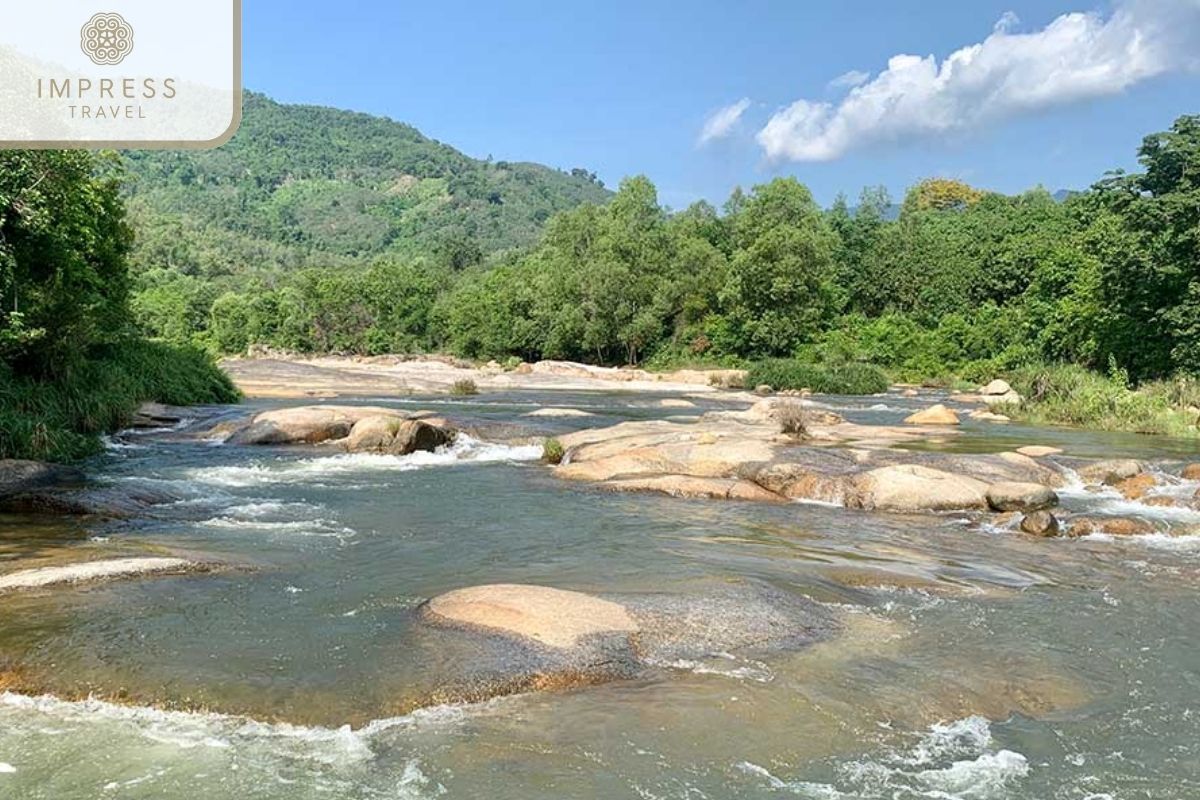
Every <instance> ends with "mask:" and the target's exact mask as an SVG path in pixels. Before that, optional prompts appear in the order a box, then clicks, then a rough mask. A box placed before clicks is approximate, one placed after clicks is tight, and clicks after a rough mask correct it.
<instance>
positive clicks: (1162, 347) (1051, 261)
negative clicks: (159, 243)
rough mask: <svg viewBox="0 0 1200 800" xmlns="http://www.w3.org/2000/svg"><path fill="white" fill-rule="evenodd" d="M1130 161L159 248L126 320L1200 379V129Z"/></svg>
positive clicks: (368, 340) (967, 370)
mask: <svg viewBox="0 0 1200 800" xmlns="http://www.w3.org/2000/svg"><path fill="white" fill-rule="evenodd" d="M1139 160H1140V163H1141V167H1142V169H1141V171H1140V172H1138V173H1136V174H1120V173H1113V174H1110V175H1108V176H1106V177H1104V178H1103V179H1102V180H1100V181H1099V182H1098V183H1096V184H1095V185H1094V186H1093V187H1092V188H1091V189H1090V190H1089V191H1085V192H1079V193H1075V194H1072V195H1070V196H1069V197H1068V198H1066V199H1065V200H1064V201H1063V202H1057V201H1056V200H1055V199H1054V198H1053V197H1051V195H1050V194H1048V193H1047V192H1045V191H1043V190H1040V189H1039V190H1034V191H1030V192H1027V193H1025V194H1021V195H1018V196H1005V195H1001V194H996V193H991V192H984V191H981V190H978V189H975V188H972V187H970V186H967V185H965V184H963V183H960V182H958V181H952V180H943V179H933V180H928V181H925V182H923V183H921V184H919V185H917V186H915V187H913V188H912V189H911V190H910V191H909V192H908V194H907V196H906V197H905V198H904V199H903V202H902V203H901V205H900V210H899V214H898V215H894V214H891V213H889V210H890V209H892V208H893V206H892V201H891V198H889V197H888V195H887V193H886V191H884V190H882V189H868V190H865V191H864V192H863V193H862V195H861V197H860V198H859V199H858V201H857V202H856V203H855V204H854V206H853V207H851V205H850V204H849V203H848V202H847V201H846V199H845V198H839V199H838V201H837V202H836V203H835V204H834V206H833V207H832V208H831V209H828V210H824V209H822V208H820V207H819V206H818V205H817V203H816V202H814V200H813V198H812V196H811V194H810V193H809V191H808V190H807V189H806V188H805V187H804V186H803V185H801V184H800V183H799V182H797V181H796V180H794V179H791V178H786V179H778V180H774V181H772V182H770V183H768V184H765V185H762V186H758V187H755V188H754V189H753V190H752V191H750V192H746V193H743V192H742V191H740V190H738V191H735V192H734V193H733V195H732V196H731V197H730V198H729V200H728V202H726V204H725V206H724V208H723V209H721V210H720V211H718V210H717V209H715V208H714V207H712V206H711V205H709V204H707V203H703V202H702V203H697V204H695V205H693V206H691V207H690V208H688V209H686V210H684V211H681V212H678V213H669V212H668V211H667V210H665V209H664V208H663V207H662V206H661V205H660V204H659V202H658V199H657V196H656V191H655V188H654V186H653V185H652V184H651V182H650V181H649V180H647V179H646V178H644V177H634V178H629V179H627V180H625V181H623V182H622V183H621V186H620V189H619V191H618V192H617V193H616V195H615V196H614V197H613V198H612V199H611V201H609V202H607V203H605V204H603V205H594V204H584V205H580V206H578V207H576V208H573V209H571V210H566V211H561V212H559V213H557V214H555V215H554V216H552V217H551V218H550V219H549V220H548V222H547V223H546V226H545V230H544V232H543V233H542V235H541V238H540V241H538V242H537V243H536V244H535V245H534V246H531V247H529V248H526V249H523V250H515V251H514V250H507V251H502V252H499V253H494V254H492V255H489V256H485V255H484V254H483V253H482V252H477V251H471V252H469V253H466V254H465V255H464V254H463V252H462V249H463V248H464V247H467V248H469V243H464V242H458V243H456V244H452V246H450V247H449V248H448V249H447V250H446V251H443V252H438V251H436V250H435V249H431V250H430V252H428V254H427V255H424V256H414V257H411V258H404V259H396V258H380V259H375V260H373V261H372V263H369V264H361V263H357V262H355V263H349V262H346V261H344V260H340V261H337V262H336V263H335V264H334V265H331V266H329V267H325V268H297V269H294V270H287V271H280V270H270V271H257V270H256V269H255V268H254V265H253V264H245V265H241V266H240V267H239V268H238V269H237V270H236V275H235V276H234V277H233V278H226V279H214V278H213V277H211V276H204V275H195V274H189V273H188V272H186V271H183V270H180V269H176V268H174V267H173V266H172V259H171V257H170V253H169V247H167V246H166V244H164V247H165V248H166V249H164V250H163V251H162V252H161V254H160V255H159V256H157V257H154V258H150V257H148V256H145V255H144V256H143V258H142V262H143V264H142V266H143V269H142V270H141V272H140V274H139V275H138V276H137V281H138V288H137V291H136V294H135V296H134V299H133V310H134V313H135V315H136V318H137V320H138V322H139V323H140V325H141V326H142V328H143V329H144V330H145V331H146V332H147V333H148V334H150V335H152V336H158V337H163V338H165V339H168V340H171V341H176V342H192V343H199V344H202V345H204V346H205V347H208V348H210V349H212V350H216V351H219V352H224V353H236V352H241V351H244V350H245V349H246V348H247V347H249V346H250V345H254V344H262V345H269V346H272V347H277V348H284V349H288V350H296V351H301V352H335V351H339V352H349V353H363V354H377V353H387V352H410V351H428V350H439V351H448V352H451V353H455V354H458V355H461V356H465V357H470V358H480V359H487V358H507V357H517V358H522V359H538V358H568V359H577V360H582V361H587V362H593V363H604V364H621V363H630V364H635V363H643V362H647V361H649V362H650V363H651V364H652V365H655V364H657V365H669V364H679V363H684V362H704V363H738V362H743V361H746V360H754V359H761V358H768V357H794V358H799V359H802V360H809V361H814V362H836V363H846V362H869V363H873V364H877V365H880V366H883V367H886V368H889V369H890V370H892V371H893V372H894V373H896V374H900V375H908V376H913V377H929V376H939V375H947V374H959V375H972V374H978V375H986V374H991V373H994V372H1000V371H1004V370H1008V369H1015V368H1017V367H1021V366H1025V365H1029V364H1034V363H1039V362H1069V363H1075V364H1080V365H1085V366H1090V367H1095V368H1100V369H1103V370H1108V369H1110V368H1116V369H1121V370H1124V371H1126V372H1127V373H1128V374H1129V375H1130V376H1132V377H1133V378H1134V379H1145V378H1153V377H1159V376H1165V375H1170V374H1174V373H1177V372H1182V373H1200V116H1185V117H1182V118H1180V119H1179V120H1177V121H1176V123H1175V124H1174V125H1173V126H1172V128H1171V130H1169V131H1166V132H1162V133H1156V134H1153V135H1151V136H1148V137H1147V138H1146V139H1145V140H1144V142H1143V144H1142V146H1141V148H1140V150H1139ZM893 216H895V218H894V219H893V218H891V217H893ZM153 252H158V251H153ZM456 254H457V256H458V257H456ZM10 319H14V318H13V317H12V316H11V315H10ZM22 324H28V323H22Z"/></svg>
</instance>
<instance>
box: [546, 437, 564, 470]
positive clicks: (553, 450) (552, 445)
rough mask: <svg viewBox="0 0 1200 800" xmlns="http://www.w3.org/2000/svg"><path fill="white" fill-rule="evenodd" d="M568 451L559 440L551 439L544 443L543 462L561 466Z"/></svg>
mask: <svg viewBox="0 0 1200 800" xmlns="http://www.w3.org/2000/svg"><path fill="white" fill-rule="evenodd" d="M565 455H566V450H564V449H563V445H562V442H560V441H559V440H558V439H554V438H550V439H547V440H546V441H545V442H543V443H542V461H545V462H546V463H547V464H561V463H562V460H563V456H565Z"/></svg>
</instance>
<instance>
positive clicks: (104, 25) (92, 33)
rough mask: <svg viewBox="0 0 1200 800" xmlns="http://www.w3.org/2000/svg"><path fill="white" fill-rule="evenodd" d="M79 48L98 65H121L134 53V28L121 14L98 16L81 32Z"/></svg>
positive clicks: (102, 14)
mask: <svg viewBox="0 0 1200 800" xmlns="http://www.w3.org/2000/svg"><path fill="white" fill-rule="evenodd" d="M79 46H80V47H81V48H82V49H83V52H84V53H85V54H86V55H87V57H88V58H90V59H91V60H92V61H93V62H95V63H96V64H99V65H101V66H111V65H113V64H120V63H121V62H122V61H124V60H125V57H126V56H127V55H129V54H130V53H132V52H133V26H131V25H130V24H129V23H128V22H126V21H125V18H124V17H122V16H121V15H120V14H116V13H112V12H110V13H100V14H97V15H96V16H94V17H92V18H91V19H89V20H88V21H87V24H85V25H84V26H83V29H82V30H81V31H80V32H79Z"/></svg>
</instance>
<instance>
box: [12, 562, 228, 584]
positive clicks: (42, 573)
mask: <svg viewBox="0 0 1200 800" xmlns="http://www.w3.org/2000/svg"><path fill="white" fill-rule="evenodd" d="M208 568H210V565H206V564H201V563H197V562H194V561H188V560H186V559H182V558H167V557H161V556H160V557H155V556H146V557H133V558H109V559H103V560H99V561H83V562H80V563H77V564H62V565H59V566H52V567H38V568H36V569H23V570H18V571H16V572H10V573H8V574H7V575H0V592H7V591H15V590H18V589H39V588H44V587H47V586H55V585H58V584H64V583H71V584H73V583H91V582H95V581H102V580H112V579H114V578H125V577H131V576H136V575H162V574H168V573H169V574H174V575H179V574H183V573H186V572H196V571H200V570H204V569H208Z"/></svg>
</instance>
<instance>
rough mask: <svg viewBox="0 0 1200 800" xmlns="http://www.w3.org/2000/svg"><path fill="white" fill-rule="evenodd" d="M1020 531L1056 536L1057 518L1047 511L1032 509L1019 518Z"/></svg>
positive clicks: (1034, 534)
mask: <svg viewBox="0 0 1200 800" xmlns="http://www.w3.org/2000/svg"><path fill="white" fill-rule="evenodd" d="M1021 532H1022V533H1028V534H1029V535H1030V536H1041V537H1043V538H1049V537H1051V536H1058V518H1057V517H1055V516H1054V515H1053V514H1051V513H1050V512H1049V511H1034V512H1032V513H1029V514H1026V515H1025V516H1024V517H1022V518H1021Z"/></svg>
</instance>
